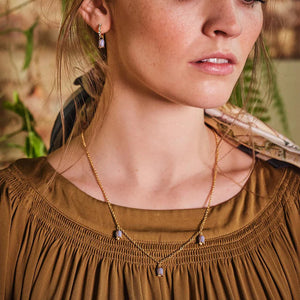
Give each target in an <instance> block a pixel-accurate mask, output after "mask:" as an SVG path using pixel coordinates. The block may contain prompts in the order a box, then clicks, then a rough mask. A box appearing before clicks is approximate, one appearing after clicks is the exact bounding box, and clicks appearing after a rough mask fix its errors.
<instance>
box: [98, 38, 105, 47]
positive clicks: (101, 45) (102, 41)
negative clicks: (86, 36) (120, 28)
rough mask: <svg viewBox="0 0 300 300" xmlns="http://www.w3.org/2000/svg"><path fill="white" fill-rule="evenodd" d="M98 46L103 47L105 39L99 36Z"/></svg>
mask: <svg viewBox="0 0 300 300" xmlns="http://www.w3.org/2000/svg"><path fill="white" fill-rule="evenodd" d="M98 47H99V48H100V49H103V48H105V40H104V39H103V38H100V39H99V43H98Z"/></svg>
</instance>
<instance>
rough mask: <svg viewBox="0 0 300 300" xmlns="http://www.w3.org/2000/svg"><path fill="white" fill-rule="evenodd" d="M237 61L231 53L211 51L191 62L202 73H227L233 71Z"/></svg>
mask: <svg viewBox="0 0 300 300" xmlns="http://www.w3.org/2000/svg"><path fill="white" fill-rule="evenodd" d="M236 63H237V59H236V57H235V56H234V55H233V54H232V53H226V54H225V53H220V52H218V53H211V54H208V55H205V56H203V57H201V58H199V59H196V60H194V61H192V62H191V65H192V66H194V67H196V70H199V71H201V72H203V73H206V74H210V75H223V76H224V75H229V74H231V73H232V72H233V71H234V65H235V64H236Z"/></svg>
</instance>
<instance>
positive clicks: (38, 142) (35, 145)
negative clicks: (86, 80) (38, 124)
mask: <svg viewBox="0 0 300 300" xmlns="http://www.w3.org/2000/svg"><path fill="white" fill-rule="evenodd" d="M25 154H26V155H27V157H40V156H44V155H46V154H47V149H46V147H45V144H44V142H43V140H42V139H41V137H40V136H39V135H38V134H37V133H36V132H35V131H30V132H29V133H28V136H27V137H26V140H25Z"/></svg>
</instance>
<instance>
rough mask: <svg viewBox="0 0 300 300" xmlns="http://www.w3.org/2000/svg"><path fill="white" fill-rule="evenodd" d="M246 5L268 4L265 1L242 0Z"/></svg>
mask: <svg viewBox="0 0 300 300" xmlns="http://www.w3.org/2000/svg"><path fill="white" fill-rule="evenodd" d="M242 1H243V2H244V3H245V4H246V5H252V6H253V5H254V4H255V3H257V2H260V3H266V1H265V0H242Z"/></svg>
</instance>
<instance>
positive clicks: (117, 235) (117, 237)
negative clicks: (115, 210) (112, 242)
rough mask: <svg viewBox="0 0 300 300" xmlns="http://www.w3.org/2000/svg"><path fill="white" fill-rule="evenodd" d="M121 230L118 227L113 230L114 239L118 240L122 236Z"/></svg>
mask: <svg viewBox="0 0 300 300" xmlns="http://www.w3.org/2000/svg"><path fill="white" fill-rule="evenodd" d="M122 234H123V233H122V230H120V229H118V230H116V231H115V232H114V235H115V238H116V240H120V239H121V238H122Z"/></svg>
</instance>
